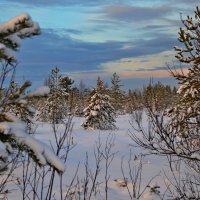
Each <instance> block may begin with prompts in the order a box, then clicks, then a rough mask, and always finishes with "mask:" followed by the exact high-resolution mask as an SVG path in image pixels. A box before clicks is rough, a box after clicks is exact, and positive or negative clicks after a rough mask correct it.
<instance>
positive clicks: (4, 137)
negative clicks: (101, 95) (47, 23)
mask: <svg viewBox="0 0 200 200" xmlns="http://www.w3.org/2000/svg"><path fill="white" fill-rule="evenodd" d="M38 34H40V27H39V25H38V24H37V23H36V22H34V21H33V20H32V19H31V17H30V16H29V15H28V14H22V15H19V16H17V17H15V18H13V19H11V20H9V21H8V22H5V23H2V24H0V64H1V72H0V133H1V134H0V148H1V152H0V169H1V170H2V169H3V168H4V167H6V166H8V165H9V164H10V163H9V162H8V163H7V159H5V156H6V157H7V156H8V154H10V153H14V151H12V148H16V149H18V150H19V151H18V152H21V151H26V152H28V153H29V155H31V156H32V158H33V159H34V160H35V161H36V162H37V163H38V164H40V165H45V164H49V165H51V166H53V167H54V168H55V169H57V170H58V171H59V172H63V171H64V166H63V164H62V163H61V161H60V160H59V159H58V158H57V157H56V156H55V154H54V153H53V152H52V151H51V149H50V148H49V147H48V146H46V145H44V144H43V143H41V142H40V141H38V140H37V139H35V138H33V137H31V136H30V135H29V134H28V132H27V126H26V124H25V123H24V120H26V117H25V116H24V112H27V113H33V109H32V107H31V106H30V105H29V103H28V99H29V98H32V97H35V96H43V95H44V94H45V95H46V94H47V93H49V90H48V91H47V90H46V89H47V88H45V89H44V88H43V89H41V90H37V91H34V92H32V93H28V94H25V91H26V89H27V88H28V87H29V86H30V85H31V84H30V82H29V81H25V82H24V84H23V85H22V86H18V87H15V83H14V74H15V68H16V63H17V59H16V58H15V56H14V54H13V51H16V50H18V48H19V46H20V43H21V39H24V38H26V37H31V36H34V35H38ZM11 147H12V148H11ZM5 182H6V180H5Z"/></svg>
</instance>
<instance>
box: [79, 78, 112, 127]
mask: <svg viewBox="0 0 200 200" xmlns="http://www.w3.org/2000/svg"><path fill="white" fill-rule="evenodd" d="M106 93H107V90H106V88H105V86H104V82H103V80H101V79H100V77H98V79H97V85H96V88H95V89H94V90H93V91H92V96H91V97H90V100H89V105H88V107H86V108H85V109H84V111H83V112H84V116H85V122H84V123H83V124H82V126H83V127H84V128H85V129H91V130H94V129H100V130H113V129H116V125H115V111H114V108H113V106H112V105H111V103H110V101H111V99H110V97H109V96H108V95H107V94H106Z"/></svg>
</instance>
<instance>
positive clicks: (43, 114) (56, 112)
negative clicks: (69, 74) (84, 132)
mask: <svg viewBox="0 0 200 200" xmlns="http://www.w3.org/2000/svg"><path fill="white" fill-rule="evenodd" d="M63 80H70V79H69V78H67V79H66V77H62V76H61V75H60V70H59V69H58V68H57V67H55V68H54V69H53V70H52V71H51V75H50V77H49V79H48V84H49V87H50V94H49V96H48V97H47V99H46V101H45V102H44V104H43V103H42V104H41V105H39V108H38V119H39V120H42V121H49V122H51V123H56V124H58V123H61V122H62V121H63V119H64V118H65V117H66V116H67V114H68V107H67V98H68V96H69V93H67V92H66V91H69V85H67V84H64V81H63ZM70 83H72V82H71V81H70ZM70 85H71V84H70Z"/></svg>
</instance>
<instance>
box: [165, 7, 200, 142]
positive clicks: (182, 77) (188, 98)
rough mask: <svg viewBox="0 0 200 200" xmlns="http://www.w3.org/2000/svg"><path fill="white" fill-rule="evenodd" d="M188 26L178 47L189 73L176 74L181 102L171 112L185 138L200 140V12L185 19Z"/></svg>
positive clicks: (178, 133) (179, 131)
mask: <svg viewBox="0 0 200 200" xmlns="http://www.w3.org/2000/svg"><path fill="white" fill-rule="evenodd" d="M182 22H183V25H184V27H183V28H180V31H179V38H178V40H179V42H180V43H181V44H182V46H181V47H177V46H176V47H175V50H176V52H177V55H176V58H177V59H178V60H179V61H180V62H181V63H186V64H188V65H189V69H188V73H186V74H184V73H173V72H172V75H173V76H174V77H175V78H176V79H177V80H178V81H179V85H180V86H179V89H178V91H177V93H178V94H179V101H178V103H177V105H176V106H175V107H174V108H173V109H171V110H170V111H169V115H170V117H171V118H172V126H174V127H176V128H177V130H178V131H177V132H176V134H177V135H179V136H181V137H186V138H188V137H189V138H190V140H191V139H192V138H193V139H195V138H199V134H200V132H199V126H200V87H199V86H200V55H199V54H200V35H199V31H200V10H199V8H198V7H196V10H195V17H194V18H192V17H189V16H188V17H187V19H186V20H182ZM198 140H199V143H200V139H198Z"/></svg>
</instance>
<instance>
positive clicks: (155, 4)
mask: <svg viewBox="0 0 200 200" xmlns="http://www.w3.org/2000/svg"><path fill="white" fill-rule="evenodd" d="M197 5H199V1H198V0H31V1H28V0H1V1H0V8H1V13H0V23H3V22H5V21H7V20H9V19H11V18H12V17H15V16H17V15H19V14H21V13H29V14H30V15H31V17H32V19H33V20H34V21H37V22H38V23H39V25H40V27H41V32H42V33H41V35H39V36H37V37H33V38H31V39H25V40H23V42H22V45H21V47H20V49H19V51H18V52H17V53H16V54H17V58H18V61H19V64H18V66H17V75H16V78H17V80H19V81H23V80H24V79H28V80H30V81H32V83H33V86H39V85H42V84H43V82H44V80H45V79H46V78H47V77H48V76H49V74H50V73H51V69H53V68H54V67H56V66H57V67H58V68H59V69H60V71H61V73H62V74H63V75H67V76H70V77H71V78H72V79H74V80H75V82H76V83H77V84H78V83H79V82H80V80H82V81H83V82H85V84H86V85H88V86H92V85H94V84H95V82H96V79H97V77H98V76H100V77H101V78H102V79H104V80H105V82H108V83H109V81H110V79H111V77H112V74H113V73H114V72H116V73H117V74H118V75H119V76H120V79H121V81H122V83H123V84H124V86H125V87H126V88H141V87H142V86H143V85H144V84H148V82H149V80H150V79H151V78H153V79H154V80H155V82H156V81H158V80H159V81H162V82H163V83H164V84H171V85H173V84H175V83H176V82H175V80H174V78H172V77H170V74H169V72H168V71H167V66H168V65H170V66H172V65H173V63H176V60H175V58H174V56H175V51H174V49H173V47H174V46H176V45H179V43H178V42H177V38H178V31H179V27H181V26H182V24H181V16H182V17H183V18H184V17H186V16H187V15H190V16H193V15H194V9H195V7H196V6H197Z"/></svg>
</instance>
